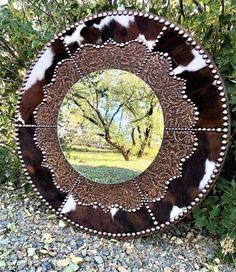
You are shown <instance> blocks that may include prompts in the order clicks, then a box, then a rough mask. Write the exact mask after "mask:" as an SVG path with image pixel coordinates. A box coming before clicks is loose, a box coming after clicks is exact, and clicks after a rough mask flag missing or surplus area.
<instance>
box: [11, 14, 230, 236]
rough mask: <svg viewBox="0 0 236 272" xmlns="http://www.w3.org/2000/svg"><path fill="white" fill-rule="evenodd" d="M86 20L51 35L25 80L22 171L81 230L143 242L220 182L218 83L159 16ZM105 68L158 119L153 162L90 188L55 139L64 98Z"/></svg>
mask: <svg viewBox="0 0 236 272" xmlns="http://www.w3.org/2000/svg"><path fill="white" fill-rule="evenodd" d="M85 22H87V23H84V22H79V23H76V24H75V25H73V26H71V27H70V28H67V29H66V30H65V31H63V32H62V33H60V34H59V35H58V36H56V37H55V39H54V40H53V41H52V42H51V43H50V44H48V45H47V47H46V48H45V50H44V51H43V52H42V53H41V54H40V55H39V56H38V58H37V59H36V61H35V62H34V64H33V66H32V68H31V69H30V70H29V72H28V74H27V76H26V78H25V81H24V84H23V87H22V90H21V93H20V97H19V102H18V108H17V114H16V142H17V145H18V150H19V154H20V159H21V163H22V165H23V167H24V170H25V172H26V174H27V178H28V179H29V182H31V183H32V184H33V188H34V190H35V191H36V192H37V194H39V195H41V196H42V198H43V199H44V201H45V202H46V204H47V205H48V206H49V207H50V208H51V209H53V211H54V212H56V213H57V214H58V215H60V216H61V217H63V218H64V219H66V220H68V222H70V223H72V224H74V225H76V226H77V227H79V228H80V229H81V230H85V231H88V232H90V233H94V234H99V235H103V236H105V237H115V238H122V237H124V238H129V237H138V236H141V235H148V234H149V233H153V232H155V231H158V230H160V229H163V228H165V227H166V226H169V225H170V224H172V223H176V222H178V221H179V220H180V219H181V218H183V217H184V216H185V215H187V214H188V213H189V212H190V211H191V210H192V208H193V207H194V206H196V205H197V203H198V202H200V200H201V199H203V198H204V196H205V195H206V194H207V193H208V192H209V190H210V189H211V188H212V184H213V183H214V181H215V180H216V178H217V177H218V175H219V173H220V169H221V167H222V163H223V161H224V157H225V155H226V151H227V145H228V138H229V122H228V120H229V110H228V103H227V96H226V93H225V90H224V85H223V83H222V81H221V77H220V75H219V72H218V70H217V67H216V66H215V65H214V63H213V62H212V60H211V59H210V58H209V56H208V54H207V53H206V52H205V51H204V49H203V48H202V47H201V46H200V45H198V44H197V42H196V41H194V40H193V38H192V37H191V36H190V35H189V34H188V33H187V32H185V31H184V30H183V29H181V28H180V27H179V26H175V25H174V24H171V23H170V22H169V21H165V19H163V18H160V17H159V16H155V15H152V14H147V13H143V12H140V13H139V12H134V11H118V12H116V11H114V12H109V13H102V14H98V15H95V16H91V17H89V18H87V19H86V20H85ZM144 29H145V31H144ZM85 30H86V31H85ZM81 33H83V35H82V34H81ZM118 41H119V42H118ZM102 69H120V70H125V71H128V72H130V73H133V74H135V75H137V76H139V77H140V78H141V79H142V80H144V81H145V82H146V83H147V84H148V85H149V86H150V87H151V88H152V90H153V92H154V93H155V94H156V96H157V97H158V99H159V101H160V104H161V106H162V109H163V114H164V126H165V131H164V139H163V142H162V145H161V147H160V151H159V153H158V154H157V156H156V157H155V159H154V161H153V162H152V163H151V164H150V165H149V167H148V168H147V169H146V170H145V171H144V172H143V173H141V174H140V175H139V176H138V177H136V178H133V179H130V180H126V181H125V182H123V183H120V184H115V185H114V184H113V185H111V184H98V183H94V182H92V181H91V180H89V179H87V178H85V177H84V176H82V175H81V174H79V173H78V172H77V171H76V170H74V168H73V167H72V166H71V165H70V163H69V162H68V161H67V160H66V158H65V156H64V154H63V152H62V149H61V146H60V143H59V139H58V135H57V120H58V114H59V110H60V107H61V104H62V101H63V99H64V97H65V95H66V94H67V93H68V92H69V90H70V89H71V88H72V87H73V85H74V84H75V83H76V82H77V81H78V80H80V79H82V78H83V77H85V76H86V75H88V74H89V73H91V72H94V71H98V70H102ZM209 99H210V100H211V101H212V106H211V107H209V103H208V100H209Z"/></svg>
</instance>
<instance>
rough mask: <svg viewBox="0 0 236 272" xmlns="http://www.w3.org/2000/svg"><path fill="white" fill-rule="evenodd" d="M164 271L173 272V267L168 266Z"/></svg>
mask: <svg viewBox="0 0 236 272" xmlns="http://www.w3.org/2000/svg"><path fill="white" fill-rule="evenodd" d="M164 272H173V270H172V269H171V267H168V266H166V267H165V268H164Z"/></svg>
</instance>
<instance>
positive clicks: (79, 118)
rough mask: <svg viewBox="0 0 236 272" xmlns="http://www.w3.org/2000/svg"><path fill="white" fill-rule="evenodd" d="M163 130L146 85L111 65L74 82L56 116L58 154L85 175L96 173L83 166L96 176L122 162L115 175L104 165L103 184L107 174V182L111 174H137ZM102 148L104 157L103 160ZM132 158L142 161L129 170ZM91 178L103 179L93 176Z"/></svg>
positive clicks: (154, 152)
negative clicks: (58, 139)
mask: <svg viewBox="0 0 236 272" xmlns="http://www.w3.org/2000/svg"><path fill="white" fill-rule="evenodd" d="M163 132H164V120H163V114H162V109H161V106H160V104H159V102H158V99H157V97H156V95H155V94H154V92H153V91H152V89H151V88H150V87H149V86H148V85H147V84H146V83H145V82H144V81H142V80H141V79H140V78H138V77H137V76H135V75H133V74H131V73H128V72H125V71H122V70H116V69H111V70H103V71H98V72H94V73H91V74H89V75H88V76H86V77H85V78H84V79H82V80H80V81H78V82H77V83H76V84H75V85H74V86H73V87H72V89H71V90H70V92H69V93H68V94H67V95H66V97H65V98H64V100H63V103H62V106H61V109H60V114H59V120H58V135H59V138H60V141H61V145H62V149H63V152H64V153H65V154H66V157H67V158H68V160H69V162H70V163H72V164H73V163H76V164H77V167H76V169H77V170H79V169H80V168H81V169H87V172H88V175H87V174H86V173H85V176H86V177H89V178H90V172H92V173H95V172H96V171H94V169H92V168H91V169H90V170H89V165H91V167H93V165H94V163H96V162H97V164H99V165H97V168H96V169H97V170H98V174H99V172H101V169H103V168H104V166H108V165H110V166H113V168H114V169H116V167H117V166H118V164H119V163H121V164H122V163H123V162H122V161H127V164H126V165H127V167H125V168H124V169H123V168H120V171H121V173H120V174H121V175H120V178H118V171H117V170H116V171H114V169H107V172H106V174H105V175H106V178H105V180H104V182H106V181H107V180H108V176H109V174H110V179H109V180H111V181H112V176H113V173H116V175H117V177H116V178H115V180H116V181H124V180H127V179H130V178H133V177H135V176H137V175H138V174H140V173H141V172H143V171H144V170H145V169H146V168H147V167H148V166H149V164H151V162H152V161H153V160H154V158H155V157H156V155H157V153H158V151H159V148H160V146H161V142H162V137H163ZM91 152H93V156H92V157H93V158H92V160H90V159H89V155H90V154H91ZM105 152H106V154H105ZM107 152H109V155H111V156H109V159H110V160H108V159H107V160H106V159H105V158H104V156H107V155H108V154H107ZM101 154H102V155H103V157H102V161H100V160H99V158H100V155H101ZM137 159H138V160H141V159H143V160H144V161H143V164H142V165H140V166H141V168H139V169H137V170H138V171H136V172H134V171H132V170H133V168H135V165H136V162H137ZM128 162H129V163H128ZM84 164H85V166H86V167H84ZM103 164H104V166H103ZM79 166H81V167H79ZM99 167H102V168H99ZM129 169H130V173H129V172H128V170H129ZM110 170H111V171H110ZM125 171H126V173H127V176H126V177H125V174H124V172H125ZM85 172H86V171H85ZM81 173H82V174H83V172H81ZM131 173H133V175H131ZM92 176H93V175H92ZM94 176H95V175H94ZM99 176H101V175H99ZM93 180H94V181H100V182H103V180H102V179H101V180H100V178H99V177H95V178H94V179H93ZM114 182H115V181H112V183H114Z"/></svg>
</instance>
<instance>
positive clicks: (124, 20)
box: [94, 15, 134, 30]
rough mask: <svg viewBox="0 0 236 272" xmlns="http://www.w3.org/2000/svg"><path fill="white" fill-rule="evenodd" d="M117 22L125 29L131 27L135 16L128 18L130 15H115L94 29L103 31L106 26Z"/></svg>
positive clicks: (105, 19) (96, 25) (95, 25)
mask: <svg viewBox="0 0 236 272" xmlns="http://www.w3.org/2000/svg"><path fill="white" fill-rule="evenodd" d="M112 20H115V21H116V22H118V23H119V24H121V25H122V26H124V27H125V28H127V27H128V26H129V24H130V23H132V22H133V21H134V16H128V15H113V16H109V17H108V16H107V17H105V18H104V19H102V20H101V22H100V23H99V24H94V27H96V28H98V29H100V30H101V29H102V28H103V27H104V26H106V25H109V23H110V22H111V21H112Z"/></svg>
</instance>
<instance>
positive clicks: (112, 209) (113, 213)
mask: <svg viewBox="0 0 236 272" xmlns="http://www.w3.org/2000/svg"><path fill="white" fill-rule="evenodd" d="M118 210H119V209H118V208H111V209H110V213H111V217H112V220H114V216H115V215H116V213H117V212H118Z"/></svg>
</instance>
